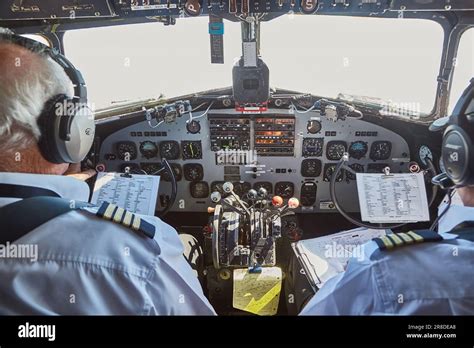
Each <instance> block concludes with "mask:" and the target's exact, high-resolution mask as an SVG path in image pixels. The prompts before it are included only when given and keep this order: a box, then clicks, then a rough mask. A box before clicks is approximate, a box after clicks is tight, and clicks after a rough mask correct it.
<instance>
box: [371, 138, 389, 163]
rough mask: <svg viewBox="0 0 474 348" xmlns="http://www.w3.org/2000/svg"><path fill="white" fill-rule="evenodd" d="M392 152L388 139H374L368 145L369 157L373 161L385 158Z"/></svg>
mask: <svg viewBox="0 0 474 348" xmlns="http://www.w3.org/2000/svg"><path fill="white" fill-rule="evenodd" d="M391 153H392V143H391V142H390V141H374V142H373V143H372V146H371V147H370V159H371V160H374V161H380V160H386V159H388V158H389V157H390V154H391Z"/></svg>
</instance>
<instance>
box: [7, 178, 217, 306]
mask: <svg viewBox="0 0 474 348" xmlns="http://www.w3.org/2000/svg"><path fill="white" fill-rule="evenodd" d="M0 183H7V184H17V185H26V186H34V187H41V188H44V189H49V190H52V191H54V192H56V193H57V194H59V195H60V196H61V197H63V198H67V199H71V200H72V199H74V200H79V201H87V200H88V196H89V188H88V186H87V185H86V184H85V183H84V182H81V181H79V180H76V179H73V178H68V177H64V176H55V175H32V174H18V173H10V174H9V173H0ZM13 201H15V199H11V198H2V197H0V207H1V206H3V205H6V204H8V203H11V202H13ZM25 214H27V213H26V212H25ZM139 216H140V217H142V218H143V219H145V220H146V221H148V222H149V223H151V224H153V225H154V226H155V228H156V233H155V237H154V238H153V239H151V238H148V237H146V236H145V235H143V234H142V233H140V232H135V231H132V230H131V229H129V228H126V227H124V226H122V225H119V224H117V223H113V222H110V221H105V220H103V219H101V218H99V217H96V216H95V215H94V214H91V213H88V212H84V211H71V212H68V213H66V214H64V215H61V216H59V217H56V218H54V219H53V220H50V221H49V222H47V223H45V224H43V225H41V226H40V227H38V228H36V229H35V230H34V231H32V232H30V233H28V234H26V235H24V236H23V237H21V238H20V239H19V240H17V241H16V242H15V244H16V245H20V244H21V245H33V246H34V245H36V246H37V255H36V256H37V257H36V260H33V261H32V259H31V258H16V257H12V256H11V255H8V256H9V257H5V255H3V257H2V255H0V279H1V280H2V281H1V282H0V315H14V314H20V315H23V314H33V315H36V314H44V315H54V314H66V315H75V314H85V315H89V314H97V315H108V314H128V315H195V314H198V315H199V314H200V315H214V314H215V312H214V310H213V308H212V307H211V305H210V304H209V301H208V300H207V299H206V297H205V296H204V294H203V292H202V288H201V286H200V283H199V281H198V279H197V278H196V276H195V275H194V273H193V271H192V269H191V267H190V266H189V264H188V263H187V262H186V260H185V258H184V257H183V255H182V253H183V246H182V244H181V241H180V239H179V237H178V234H177V233H176V231H175V230H174V229H173V228H172V227H171V226H169V225H167V224H166V223H164V222H163V221H161V220H160V219H158V218H157V217H153V216H146V217H144V216H142V215H139ZM1 229H2V227H1V222H0V233H1ZM0 247H1V246H0ZM4 247H5V246H4ZM4 250H5V249H4Z"/></svg>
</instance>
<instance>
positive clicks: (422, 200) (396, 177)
mask: <svg viewBox="0 0 474 348" xmlns="http://www.w3.org/2000/svg"><path fill="white" fill-rule="evenodd" d="M356 178H357V192H358V194H359V204H360V213H361V216H362V220H363V221H369V222H371V223H405V222H419V221H429V220H430V213H429V209H428V199H427V197H426V186H425V181H424V178H423V174H422V173H412V174H363V173H357V174H356Z"/></svg>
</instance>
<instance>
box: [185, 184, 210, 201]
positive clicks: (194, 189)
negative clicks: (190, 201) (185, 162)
mask: <svg viewBox="0 0 474 348" xmlns="http://www.w3.org/2000/svg"><path fill="white" fill-rule="evenodd" d="M189 189H190V191H191V196H192V197H193V198H207V197H208V196H209V184H208V183H207V182H205V181H196V182H192V183H191V184H190V185H189Z"/></svg>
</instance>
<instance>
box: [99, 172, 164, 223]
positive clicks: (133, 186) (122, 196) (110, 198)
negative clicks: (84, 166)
mask: <svg viewBox="0 0 474 348" xmlns="http://www.w3.org/2000/svg"><path fill="white" fill-rule="evenodd" d="M159 184H160V177H159V176H153V175H139V174H121V173H104V172H102V173H99V174H98V175H97V180H96V182H95V185H94V192H93V194H92V199H91V203H93V204H96V205H101V204H102V203H103V202H109V203H112V204H115V205H117V206H119V207H121V208H124V209H126V210H128V211H130V212H132V213H137V214H143V215H152V216H153V215H155V208H156V202H157V199H158V188H159Z"/></svg>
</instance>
